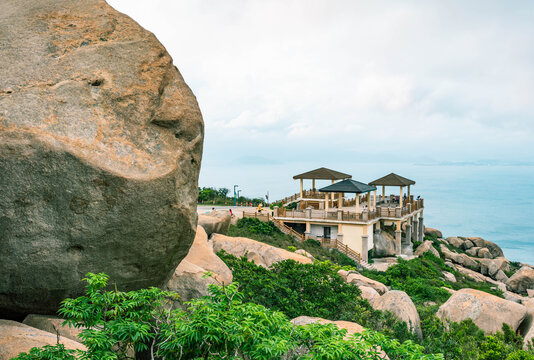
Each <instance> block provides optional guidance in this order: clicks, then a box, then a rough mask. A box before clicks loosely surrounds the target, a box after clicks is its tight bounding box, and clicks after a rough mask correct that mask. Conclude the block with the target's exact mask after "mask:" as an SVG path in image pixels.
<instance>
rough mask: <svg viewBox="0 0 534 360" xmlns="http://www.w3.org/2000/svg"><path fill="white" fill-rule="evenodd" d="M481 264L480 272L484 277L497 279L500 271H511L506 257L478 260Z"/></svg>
mask: <svg viewBox="0 0 534 360" xmlns="http://www.w3.org/2000/svg"><path fill="white" fill-rule="evenodd" d="M478 261H479V262H480V272H481V273H482V274H484V275H488V276H491V277H492V278H494V279H495V278H496V277H497V274H498V273H499V271H501V272H504V271H509V270H510V261H508V259H506V258H505V257H498V258H495V259H478Z"/></svg>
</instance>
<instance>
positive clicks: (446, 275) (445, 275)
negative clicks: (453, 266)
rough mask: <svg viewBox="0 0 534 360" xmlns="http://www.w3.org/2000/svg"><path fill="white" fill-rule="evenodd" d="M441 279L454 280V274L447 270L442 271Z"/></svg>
mask: <svg viewBox="0 0 534 360" xmlns="http://www.w3.org/2000/svg"><path fill="white" fill-rule="evenodd" d="M443 279H444V280H445V281H449V282H456V276H454V274H453V273H451V272H448V271H444V272H443Z"/></svg>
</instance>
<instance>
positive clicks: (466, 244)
mask: <svg viewBox="0 0 534 360" xmlns="http://www.w3.org/2000/svg"><path fill="white" fill-rule="evenodd" d="M473 246H475V244H473V243H472V242H471V240H465V241H464V243H463V244H462V249H464V250H467V249H471V248H472V247H473Z"/></svg>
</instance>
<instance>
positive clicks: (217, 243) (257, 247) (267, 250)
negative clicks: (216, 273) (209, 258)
mask: <svg viewBox="0 0 534 360" xmlns="http://www.w3.org/2000/svg"><path fill="white" fill-rule="evenodd" d="M210 241H212V242H213V250H214V251H215V252H216V253H217V252H219V251H221V250H224V251H226V252H227V253H229V254H232V255H234V256H237V257H241V256H244V255H245V256H247V258H248V260H249V261H253V262H254V263H255V264H256V265H259V266H263V267H265V268H268V267H270V266H271V265H272V264H274V263H276V262H280V261H284V260H295V261H297V262H300V263H302V264H311V263H312V260H311V259H309V258H307V257H306V256H302V255H299V254H296V253H293V252H291V251H287V250H284V249H280V248H277V247H274V246H271V245H267V244H265V243H262V242H259V241H256V240H252V239H247V238H242V237H230V236H225V235H221V234H213V235H212V237H211V239H210Z"/></svg>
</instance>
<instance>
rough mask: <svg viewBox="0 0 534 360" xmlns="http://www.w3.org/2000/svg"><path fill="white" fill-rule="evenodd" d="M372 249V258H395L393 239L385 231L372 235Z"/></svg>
mask: <svg viewBox="0 0 534 360" xmlns="http://www.w3.org/2000/svg"><path fill="white" fill-rule="evenodd" d="M373 241H374V247H373V256H378V257H383V256H395V255H396V254H397V250H396V247H395V239H394V238H393V236H391V235H390V234H389V233H388V232H386V231H377V232H376V233H375V234H374V235H373Z"/></svg>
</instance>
